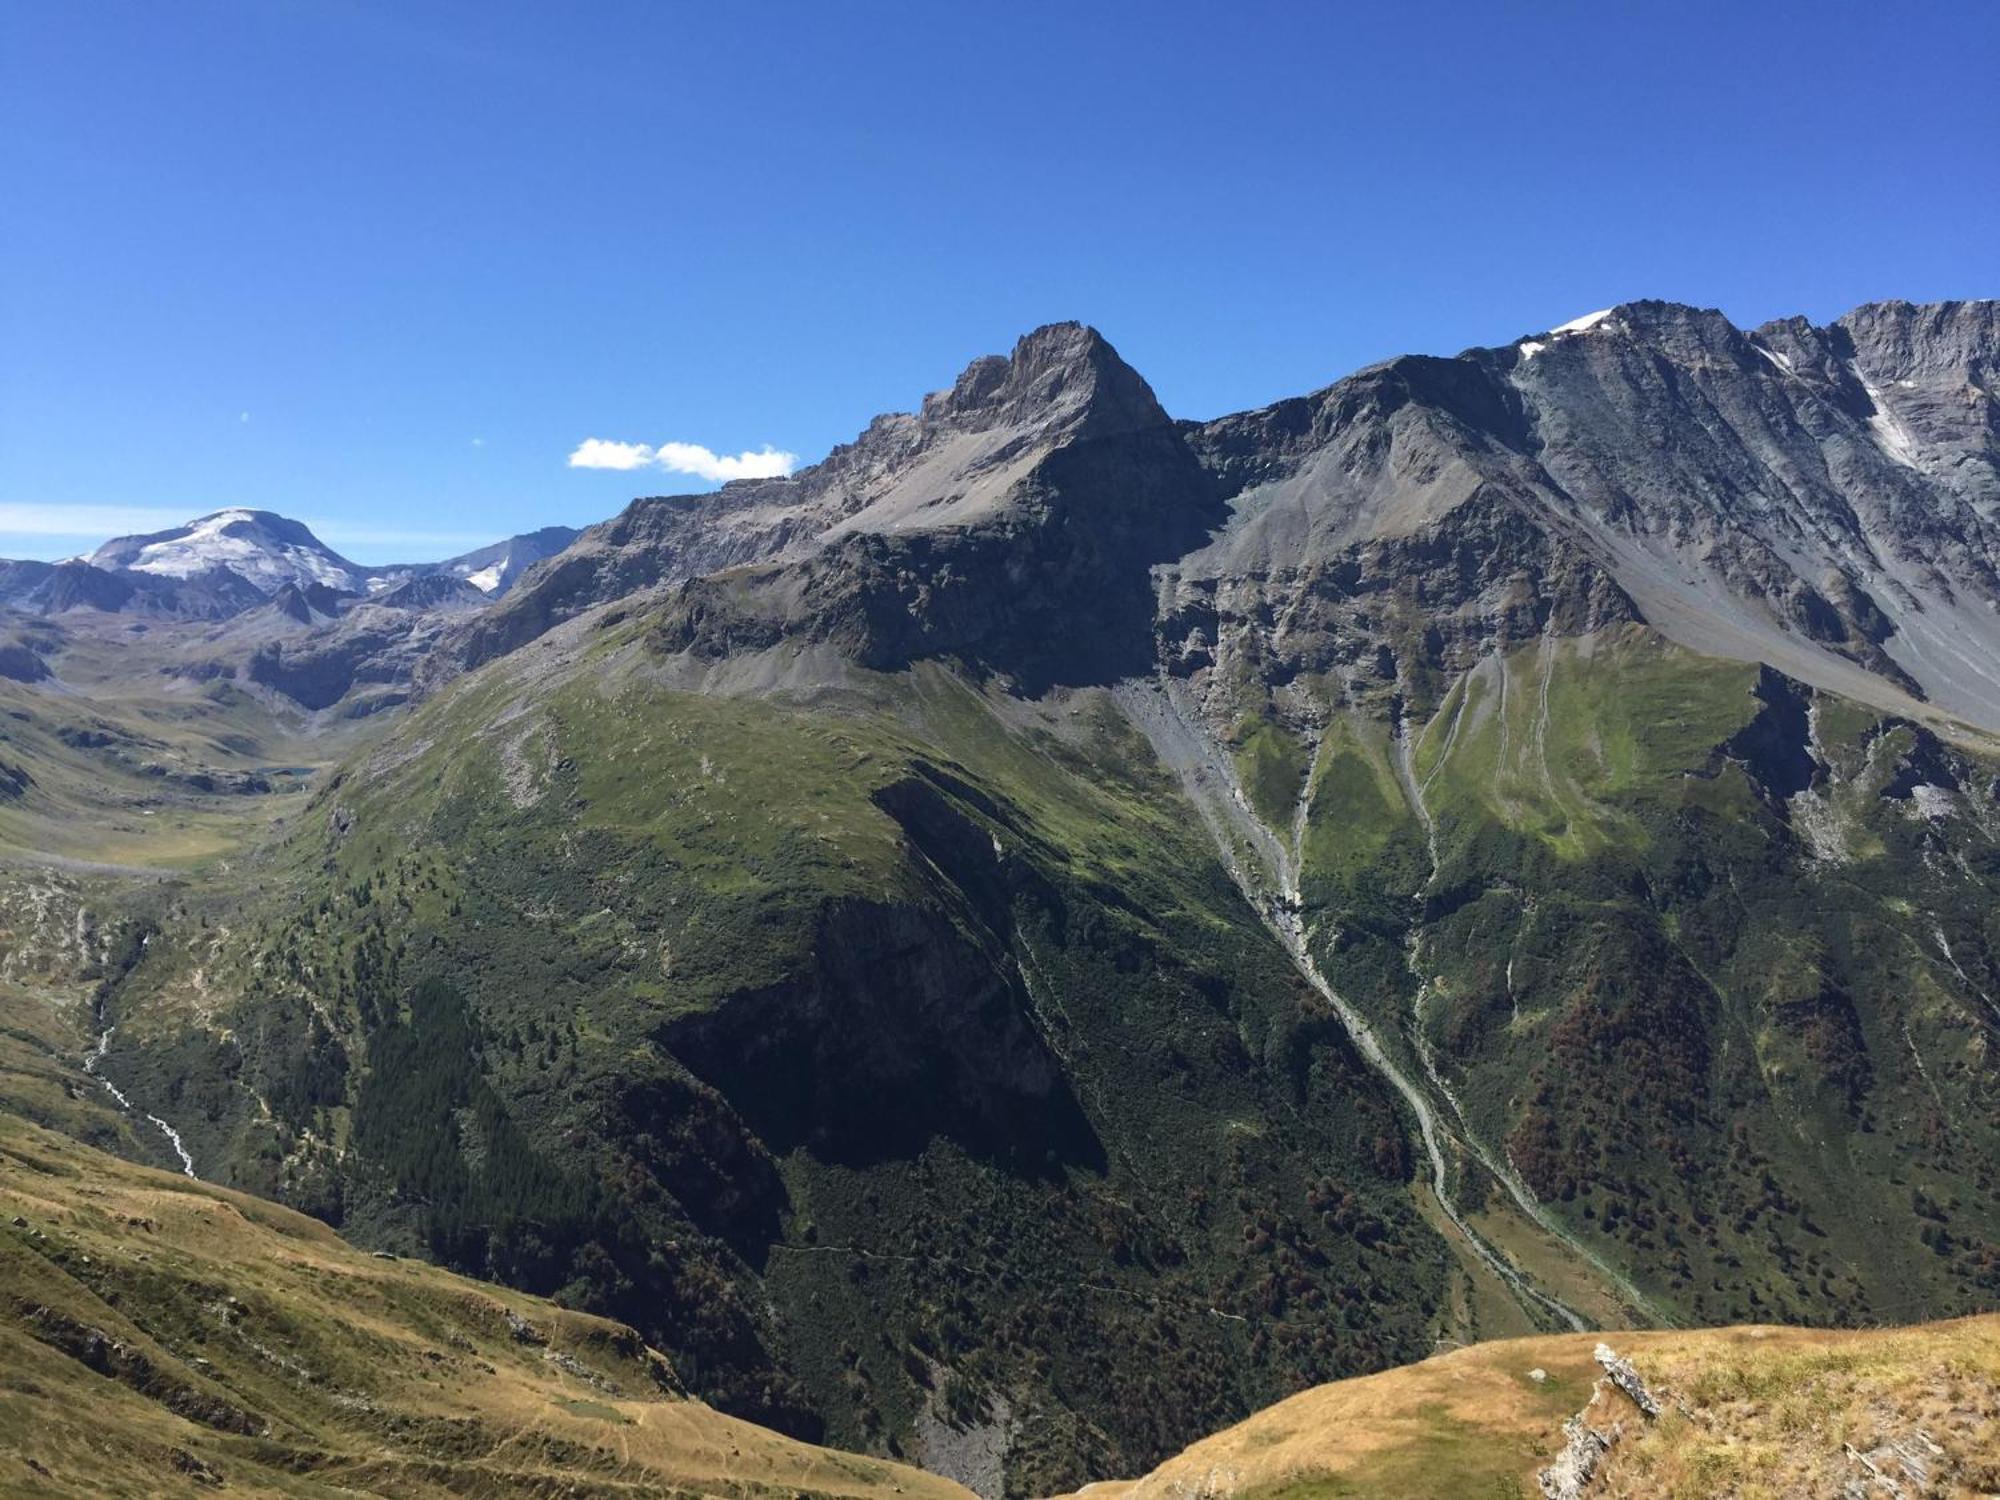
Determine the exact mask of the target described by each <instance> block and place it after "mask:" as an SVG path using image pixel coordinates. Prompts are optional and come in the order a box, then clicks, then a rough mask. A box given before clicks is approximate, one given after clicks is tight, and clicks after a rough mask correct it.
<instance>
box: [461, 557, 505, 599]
mask: <svg viewBox="0 0 2000 1500" xmlns="http://www.w3.org/2000/svg"><path fill="white" fill-rule="evenodd" d="M506 571H507V564H506V563H504V562H497V563H494V564H493V565H492V566H491V567H485V568H481V569H480V570H479V571H478V572H477V573H467V574H466V575H465V581H466V582H467V583H469V584H471V585H472V586H473V587H474V588H476V589H478V590H479V592H480V593H482V594H490V593H492V592H493V591H494V590H495V589H497V588H499V587H500V579H501V577H502V575H504V574H505V573H506Z"/></svg>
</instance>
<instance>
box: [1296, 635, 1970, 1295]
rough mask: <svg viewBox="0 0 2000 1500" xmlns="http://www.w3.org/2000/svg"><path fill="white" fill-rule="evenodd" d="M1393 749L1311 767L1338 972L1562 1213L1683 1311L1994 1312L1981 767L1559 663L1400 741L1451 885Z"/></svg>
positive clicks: (1928, 738) (1694, 666)
mask: <svg viewBox="0 0 2000 1500" xmlns="http://www.w3.org/2000/svg"><path fill="white" fill-rule="evenodd" d="M1389 733H1390V731H1389V728H1388V726H1387V724H1385V723H1384V722H1383V721H1382V719H1381V718H1376V719H1368V718H1366V717H1361V716H1354V718H1353V721H1352V722H1350V721H1349V720H1343V721H1340V722H1338V723H1337V726H1336V730H1335V733H1334V734H1333V735H1332V736H1330V737H1329V745H1328V747H1327V748H1324V749H1323V750H1322V752H1321V755H1320V757H1319V763H1318V767H1317V769H1316V772H1315V779H1314V782H1313V793H1312V797H1313V801H1312V813H1311V817H1310V821H1309V824H1308V836H1307V839H1306V844H1305V853H1306V872H1305V879H1304V882H1303V885H1304V890H1305V893H1306V896H1307V899H1308V901H1309V903H1310V904H1312V905H1313V907H1314V910H1315V916H1316V918H1319V919H1322V926H1321V932H1322V933H1323V935H1324V937H1323V941H1324V944H1325V947H1326V956H1325V963H1326V967H1327V969H1328V971H1329V972H1330V973H1331V974H1332V975H1333V976H1334V977H1335V979H1336V982H1337V983H1338V984H1340V985H1341V986H1342V987H1343V989H1345V990H1346V991H1347V992H1348V993H1349V994H1350V996H1351V997H1352V998H1354V999H1355V1000H1356V1001H1357V1002H1358V1003H1362V1004H1364V1005H1365V1006H1366V1007H1367V1008H1368V1009H1369V1010H1370V1011H1371V1012H1372V1013H1374V1014H1375V1015H1377V1016H1378V1017H1380V1018H1382V1019H1383V1020H1384V1021H1385V1022H1386V1023H1388V1027H1389V1030H1390V1031H1391V1032H1393V1033H1397V1034H1401V1035H1404V1036H1406V1037H1408V1038H1413V1039H1414V1038H1417V1037H1421V1038H1422V1040H1423V1042H1424V1043H1425V1045H1426V1046H1427V1048H1428V1050H1429V1052H1430V1054H1431V1057H1432V1059H1433V1061H1434V1062H1435V1064H1436V1066H1437V1068H1438V1072H1439V1074H1440V1077H1441V1079H1442V1082H1443V1084H1444V1085H1445V1086H1446V1087H1448V1088H1449V1090H1450V1091H1451V1095H1452V1097H1453V1101H1454V1103H1455V1106H1456V1111H1457V1112H1459V1113H1462V1115H1463V1117H1464V1118H1465V1120H1466V1121H1467V1122H1468V1123H1469V1124H1470V1126H1471V1127H1472V1128H1473V1130H1474V1131H1475V1132H1476V1134H1477V1135H1478V1136H1479V1137H1480V1138H1481V1139H1483V1140H1485V1141H1487V1142H1489V1143H1492V1144H1493V1145H1495V1146H1496V1147H1497V1148H1499V1149H1501V1150H1503V1151H1504V1152H1505V1155H1506V1158H1507V1159H1508V1160H1509V1161H1511V1162H1512V1163H1513V1165H1514V1166H1515V1167H1516V1168H1517V1169H1518V1171H1519V1173H1520V1175H1521V1176H1522V1177H1523V1178H1524V1179H1525V1180H1526V1182H1527V1183H1528V1185H1529V1186H1530V1187H1531V1188H1532V1189H1533V1190H1534V1191H1535V1192H1536V1193H1537V1194H1539V1195H1540V1196H1541V1197H1542V1198H1543V1199H1544V1200H1546V1201H1547V1202H1548V1203H1549V1204H1550V1205H1551V1206H1552V1207H1553V1208H1554V1210H1555V1211H1556V1212H1557V1213H1558V1214H1559V1215H1560V1216H1561V1217H1562V1219H1563V1221H1564V1222H1565V1223H1566V1224H1568V1225H1569V1226H1570V1227H1571V1228H1572V1229H1574V1230H1575V1231H1577V1232H1579V1233H1581V1234H1582V1235H1584V1236H1585V1237H1586V1239H1587V1240H1588V1241H1589V1242H1590V1243H1591V1244H1593V1245H1594V1246H1595V1247H1596V1248H1597V1249H1598V1250H1600V1251H1601V1252H1602V1253H1603V1254H1604V1255H1606V1256H1607V1257H1608V1258H1609V1259H1610V1260H1611V1261H1612V1262H1613V1263H1614V1264H1618V1265H1621V1266H1623V1267H1626V1268H1628V1269H1629V1270H1630V1271H1631V1272H1632V1274H1633V1275H1634V1276H1635V1277H1636V1278H1637V1279H1638V1280H1639V1282H1640V1284H1641V1285H1642V1286H1643V1287H1644V1288H1645V1289H1646V1290H1647V1291H1648V1292H1649V1293H1651V1294H1652V1295H1654V1296H1655V1297H1656V1298H1657V1299H1659V1300H1660V1301H1661V1302H1662V1304H1663V1305H1664V1306H1666V1307H1669V1308H1671V1309H1673V1310H1674V1311H1675V1312H1676V1313H1677V1314H1678V1315H1679V1316H1682V1317H1685V1318H1688V1319H1689V1320H1691V1321H1704V1322H1713V1321H1719V1320H1726V1319H1741V1318H1756V1317H1777V1318H1784V1319H1794V1320H1832V1321H1844V1320H1850V1319H1867V1318H1884V1317H1887V1318H1894V1317H1922V1316H1938V1315H1943V1314H1947V1313H1951V1312H1955V1311H1962V1310H1970V1309H1976V1308H1982V1307H1987V1306H1991V1305H1992V1302H1993V1300H1994V1299H1995V1297H1996V1296H2000V1181H1996V1178H1995V1173H1994V1169H1993V1167H1992V1165H1991V1164H1992V1163H1993V1162H1994V1161H1995V1159H1996V1157H1995V1150H1996V1148H1997V1147H2000V1138H1996V1134H1995V1131H1996V1128H2000V1127H1996V1123H1995V1122H1996V1118H2000V1117H1996V1113H1995V1109H1994V1101H1995V1093H1994V1090H1995V1077H1994V1073H1993V1064H1992V1061H1991V1047H1990V1039H1991V1036H1992V1028H1993V1025H1994V1023H1995V1021H1996V1019H2000V1012H1996V1011H1995V1009H1994V1006H1993V1002H1992V1000H1991V998H1990V997H1991V996H1992V995H1993V994H1995V993H2000V971H1996V969H1995V966H1994V963H1993V960H1992V957H1991V955H1992V954H1993V953H1995V952H1996V951H2000V950H1996V947H1995V944H1996V942H2000V929H1996V927H1995V926H1994V918H1993V915H1992V914H1993V912H1994V911H1995V910H1996V905H1995V901H1994V896H1995V894H1996V890H2000V887H1996V880H2000V844H1996V835H2000V817H1996V808H1995V803H1994V785H1995V772H1996V766H1995V763H1994V762H1993V761H1992V760H1990V759H1988V758H1987V757H1986V754H1985V753H1984V752H1977V751H1974V750H1970V749H1967V748H1964V747H1954V746H1950V745H1947V744H1945V743H1944V742H1941V741H1940V740H1938V739H1937V738H1936V737H1935V735H1934V734H1933V733H1932V732H1930V731H1928V730H1926V729H1923V728H1921V727H1919V726H1916V725H1911V724H1905V723H1900V722H1897V721H1892V720H1888V719H1885V718H1884V717H1882V716H1881V715H1878V714H1876V713H1874V712H1872V711H1866V710H1863V709H1861V708H1859V707H1857V706H1855V705H1852V704H1848V703H1845V702H1842V701H1841V700H1838V699H1835V698H1832V697H1830V696H1827V695H1811V694H1807V693H1804V692H1802V691H1799V690H1795V689H1793V688H1792V687H1791V686H1790V685H1788V684H1786V683H1784V682H1783V681H1782V679H1777V678H1774V677H1768V676H1765V677H1760V674H1759V671H1758V669H1757V668H1755V667H1746V666H1741V665H1738V664H1732V663H1722V662H1716V661H1712V660H1707V659H1704V658H1700V657H1696V656H1693V655H1691V654H1689V653H1687V652H1684V651H1680V650H1678V649H1675V648H1672V647H1669V646H1666V645H1664V644H1663V643H1661V642H1659V641H1658V640H1657V639H1656V638H1653V637H1651V636H1649V635H1648V634H1646V633H1645V632H1643V631H1638V630H1621V631H1618V632H1612V633H1607V634H1605V635H1602V636H1598V637H1586V638H1584V639H1582V640H1580V641H1561V642H1558V641H1554V640H1550V641H1547V642H1545V643H1544V644H1543V645H1541V646H1539V647H1533V648H1528V649H1525V650H1521V651H1518V652H1516V653H1514V654H1513V655H1511V656H1510V657H1507V658H1505V659H1490V660H1489V661H1488V662H1487V663H1486V664H1485V665H1483V666H1482V667H1481V668H1480V669H1479V670H1478V671H1477V672H1476V673H1473V674H1469V675H1467V676H1465V677H1463V678H1461V679H1459V680H1458V681H1456V682H1454V683H1452V684H1450V685H1448V689H1447V691H1446V692H1445V693H1444V695H1443V696H1442V698H1441V700H1440V701H1439V702H1438V703H1437V704H1436V706H1435V708H1434V710H1433V711H1431V712H1430V713H1428V714H1426V715H1424V716H1423V717H1421V718H1418V719H1414V720H1413V721H1412V722H1411V723H1410V726H1409V739H1410V746H1409V759H1410V766H1411V771H1410V776H1409V784H1410V785H1411V786H1414V787H1415V788H1417V789H1418V792H1419V794H1420V795H1421V798H1422V802H1423V805H1424V810H1425V811H1426V812H1427V813H1428V815H1429V817H1430V818H1431V819H1432V820H1433V822H1434V824H1435V827H1436V830H1437V861H1436V866H1435V873H1434V874H1433V873H1432V870H1431V863H1430V859H1429V856H1428V853H1427V852H1426V850H1425V847H1424V829H1423V825H1422V821H1421V820H1420V819H1419V817H1418V816H1417V813H1416V809H1415V807H1414V805H1413V800H1414V799H1413V796H1412V793H1411V791H1410V790H1409V789H1408V787H1406V786H1399V784H1398V780H1397V778H1396V777H1395V776H1394V775H1393V774H1392V772H1393V769H1394V767H1393V757H1394V754H1395V747H1394V746H1393V745H1392V744H1391V743H1390V742H1389ZM1371 735H1372V737H1373V738H1372V739H1371V738H1370V736H1371ZM1357 744H1359V745H1360V748H1359V749H1357V748H1356V746H1357ZM1413 903H1414V904H1413ZM1413 943H1414V947H1412V944H1413ZM1406 1046H1408V1047H1409V1049H1410V1050H1412V1051H1414V1043H1413V1042H1411V1043H1406Z"/></svg>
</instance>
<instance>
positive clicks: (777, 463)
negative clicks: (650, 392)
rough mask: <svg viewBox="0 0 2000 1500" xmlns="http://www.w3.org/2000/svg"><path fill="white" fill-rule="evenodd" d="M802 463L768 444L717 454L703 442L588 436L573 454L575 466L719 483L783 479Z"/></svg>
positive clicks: (571, 462)
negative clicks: (651, 472)
mask: <svg viewBox="0 0 2000 1500" xmlns="http://www.w3.org/2000/svg"><path fill="white" fill-rule="evenodd" d="M798 465H799V456H798V454H796V453H784V452H780V451H779V450H778V449H776V448H773V447H772V446H771V445H770V444H768V443H766V444H765V445H764V446H763V447H762V448H761V449H759V450H757V451H756V452H754V453H753V452H751V451H750V450H749V449H745V450H744V451H743V452H741V453H735V454H729V453H716V452H714V451H713V450H711V449H708V448H704V447H702V445H701V444H700V443H662V444H660V445H659V446H658V447H657V448H656V447H654V446H653V445H652V444H651V443H615V442H612V441H610V440H609V439H607V438H585V439H584V440H583V441H582V442H581V443H578V444H577V445H576V451H575V452H573V453H571V454H570V456H569V466H570V467H571V468H572V469H621V470H623V469H645V468H656V469H665V470H667V471H668V472H669V473H673V474H693V475H695V476H697V477H698V478H701V479H706V480H710V481H712V482H717V481H721V480H725V479H782V478H783V477H784V476H785V475H787V474H789V473H791V472H792V470H793V469H795V468H797V467H798Z"/></svg>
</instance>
